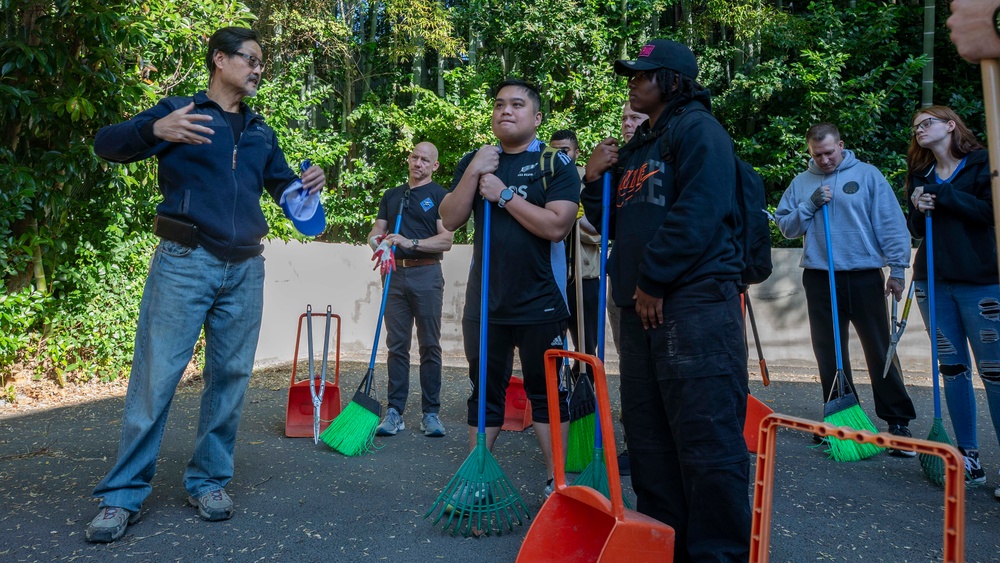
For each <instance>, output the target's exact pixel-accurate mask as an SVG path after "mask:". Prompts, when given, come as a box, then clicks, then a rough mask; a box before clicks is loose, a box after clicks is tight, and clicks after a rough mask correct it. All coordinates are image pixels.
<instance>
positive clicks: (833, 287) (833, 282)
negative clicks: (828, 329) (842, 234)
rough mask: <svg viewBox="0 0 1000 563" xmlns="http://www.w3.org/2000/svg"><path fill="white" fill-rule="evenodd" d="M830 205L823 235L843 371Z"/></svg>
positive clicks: (835, 333) (838, 351)
mask: <svg viewBox="0 0 1000 563" xmlns="http://www.w3.org/2000/svg"><path fill="white" fill-rule="evenodd" d="M827 207H828V205H827V204H824V205H823V207H822V209H823V234H825V235H826V264H827V270H828V272H829V274H830V308H831V309H832V310H833V343H834V346H836V347H837V371H843V369H844V358H843V356H842V355H841V353H840V318H839V316H838V315H839V313H838V312H837V281H836V275H835V274H834V271H833V241H832V239H831V237H830V212H829V211H828V210H827Z"/></svg>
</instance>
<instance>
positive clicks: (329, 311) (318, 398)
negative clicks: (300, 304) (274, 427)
mask: <svg viewBox="0 0 1000 563" xmlns="http://www.w3.org/2000/svg"><path fill="white" fill-rule="evenodd" d="M306 313H307V316H308V318H309V366H310V368H311V367H312V306H311V305H310V306H308V307H307V308H306ZM332 316H333V307H332V306H331V305H327V306H326V330H325V331H323V363H322V367H321V368H320V377H319V381H318V382H317V381H316V380H315V378H314V377H313V371H312V369H310V370H309V394H310V395H312V402H313V443H314V444H318V443H319V423H320V416H319V415H320V410H321V408H322V406H323V392H324V391H325V390H326V364H327V358H328V357H329V356H330V319H331V317H332Z"/></svg>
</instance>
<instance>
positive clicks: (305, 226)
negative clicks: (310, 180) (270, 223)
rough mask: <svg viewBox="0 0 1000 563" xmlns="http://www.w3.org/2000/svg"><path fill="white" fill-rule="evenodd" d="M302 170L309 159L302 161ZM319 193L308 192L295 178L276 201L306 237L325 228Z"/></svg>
mask: <svg viewBox="0 0 1000 563" xmlns="http://www.w3.org/2000/svg"><path fill="white" fill-rule="evenodd" d="M301 168H302V170H303V171H305V170H307V169H308V168H309V161H308V160H307V161H305V162H303V163H302V167H301ZM319 193H320V192H316V193H314V194H310V193H309V190H307V189H305V188H304V187H302V181H301V180H298V179H296V180H295V181H294V182H292V183H291V185H289V186H288V187H287V188H285V191H284V193H282V194H281V199H280V200H279V201H278V203H279V204H280V205H281V209H282V210H284V212H285V216H286V217H288V218H289V219H291V220H292V224H293V225H295V229H296V230H297V231H299V232H300V233H302V234H304V235H306V236H307V237H314V236H318V235H320V234H322V233H323V231H325V230H326V215H325V214H324V212H323V205H322V204H321V203H320V200H319Z"/></svg>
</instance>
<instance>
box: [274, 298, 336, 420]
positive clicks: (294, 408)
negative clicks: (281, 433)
mask: <svg viewBox="0 0 1000 563" xmlns="http://www.w3.org/2000/svg"><path fill="white" fill-rule="evenodd" d="M328 314H329V315H330V318H331V319H335V320H336V321H337V339H336V340H337V348H336V352H335V357H334V370H333V373H334V375H333V382H332V383H331V382H329V381H324V382H322V403H321V404H320V408H319V419H320V428H319V431H320V432H322V431H323V430H325V429H326V427H327V426H329V425H330V422H331V421H333V419H334V418H336V417H337V415H339V414H340V409H341V407H340V315H334V314H332V313H329V312H326V313H314V312H312V311H311V310H310V311H309V312H308V313H302V314H301V315H299V328H298V330H297V331H296V332H295V353H294V355H293V357H292V379H291V383H290V384H289V387H288V402H287V407H286V409H285V436H288V437H289V438H307V437H309V436H313V435H314V430H315V427H314V421H315V414H316V413H315V411H316V409H315V407H314V403H313V395H314V394H319V393H317V391H318V389H319V388H320V381H318V380H314V379H313V378H312V377H310V378H309V379H303V380H302V381H295V372H296V368H297V367H298V365H299V343H300V342H301V341H302V324H303V321H305V320H306V316H307V315H309V316H310V317H312V318H316V317H321V318H323V319H324V320H325V319H326V317H327V315H328ZM327 326H329V325H327ZM324 338H325V342H324V348H323V349H324V351H325V350H327V348H326V345H327V344H328V343H329V342H330V332H329V330H327V331H326V332H325V336H324ZM311 348H312V346H310V349H311ZM310 361H312V358H310ZM326 363H327V358H326V354H324V356H323V366H324V368H325V366H326Z"/></svg>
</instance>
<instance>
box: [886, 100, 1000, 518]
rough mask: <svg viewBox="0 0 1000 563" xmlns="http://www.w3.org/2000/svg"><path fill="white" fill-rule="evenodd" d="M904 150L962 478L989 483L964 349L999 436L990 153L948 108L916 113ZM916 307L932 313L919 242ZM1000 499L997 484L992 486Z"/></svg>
mask: <svg viewBox="0 0 1000 563" xmlns="http://www.w3.org/2000/svg"><path fill="white" fill-rule="evenodd" d="M912 123H913V127H911V132H912V134H913V135H912V137H911V139H910V148H909V150H908V151H907V153H906V164H907V168H908V174H907V176H906V194H907V196H908V198H907V209H908V211H909V218H908V220H907V224H908V226H909V229H910V233H912V234H913V236H914V237H915V238H918V239H923V238H924V235H925V233H926V217H927V214H928V213H931V217H932V219H931V220H932V221H933V222H932V227H933V233H934V241H933V242H934V282H935V286H936V287H935V295H934V297H935V302H936V303H935V305H936V311H935V312H936V314H937V346H938V364H939V368H940V371H941V376H942V377H943V378H944V391H945V401H946V402H947V404H948V414H949V415H950V416H951V423H952V426H953V427H954V429H955V437H956V440H957V442H958V448H959V450H961V452H962V454H963V455H964V456H965V483H966V485H967V486H969V487H978V486H980V485H983V484H984V483H986V471H985V470H984V469H983V467H982V465H981V464H980V462H979V441H978V438H977V435H976V396H975V393H974V391H973V388H972V365H971V362H970V358H969V348H970V347H971V348H972V354H973V356H974V357H975V359H976V370H977V371H978V372H979V376H980V377H981V378H982V380H983V385H984V386H985V387H986V397H987V402H988V404H989V408H990V414H991V415H992V418H993V428H994V432H996V435H998V436H1000V284H998V279H997V255H996V240H995V238H994V232H993V229H994V224H993V201H992V198H991V192H990V176H989V157H988V156H987V152H986V150H985V149H984V148H983V145H982V144H981V143H980V142H979V140H978V139H977V138H976V136H975V135H974V134H973V133H972V131H970V130H969V128H968V127H966V125H965V123H964V122H962V118H960V117H959V116H958V115H957V114H956V113H955V112H954V111H952V110H951V108H948V107H945V106H930V107H927V108H922V109H920V110H918V111H917V112H915V113H914V114H913V120H912ZM913 280H914V282H915V284H916V296H917V304H918V305H919V307H920V313H921V314H922V315H923V317H924V322H925V324H926V322H927V319H928V318H929V310H928V309H929V300H928V298H927V297H928V294H927V287H928V286H927V257H926V254H925V245H924V241H923V240H921V244H920V248H919V249H918V250H917V257H916V259H915V260H914V261H913ZM993 494H994V496H996V497H997V498H998V499H1000V487H997V489H996V490H995V491H994V493H993Z"/></svg>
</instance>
